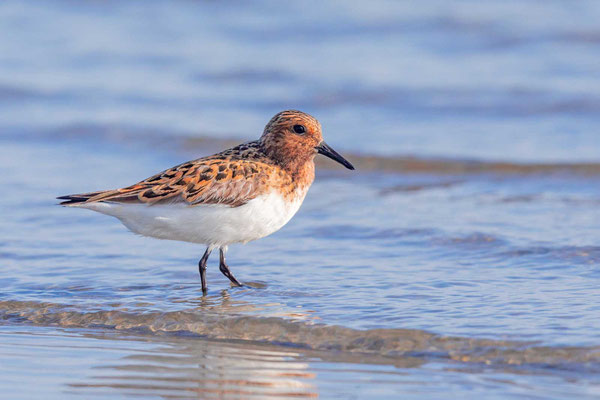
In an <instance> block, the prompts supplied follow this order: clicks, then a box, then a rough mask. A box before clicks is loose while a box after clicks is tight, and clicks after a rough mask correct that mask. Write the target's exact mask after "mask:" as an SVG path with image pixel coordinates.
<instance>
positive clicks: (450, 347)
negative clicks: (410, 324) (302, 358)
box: [0, 300, 600, 372]
mask: <svg viewBox="0 0 600 400" xmlns="http://www.w3.org/2000/svg"><path fill="white" fill-rule="evenodd" d="M0 320H2V321H4V322H5V323H13V324H35V325H42V326H59V327H63V328H84V329H85V328H87V329H90V328H104V329H112V330H118V331H125V332H132V333H133V332H135V333H143V334H152V335H177V336H187V337H190V336H198V337H203V338H209V339H217V340H226V341H245V342H253V343H256V342H260V343H268V344H274V345H285V346H291V347H296V348H302V349H307V350H317V351H334V352H341V353H352V354H364V355H374V356H383V357H386V358H391V359H392V361H393V359H400V358H405V357H413V358H420V359H423V360H436V359H437V360H450V361H455V362H460V363H477V364H485V365H496V366H508V365H510V366H511V367H514V366H523V365H527V366H535V367H537V368H544V369H546V368H550V369H567V370H578V371H580V370H586V371H594V372H600V346H588V347H565V346H562V347H556V346H555V347H550V346H541V345H539V343H537V342H524V341H508V340H493V339H478V338H466V337H451V336H442V335H436V334H433V333H430V332H427V331H423V330H416V329H370V330H357V329H352V328H346V327H342V326H335V325H324V324H316V323H311V322H305V321H292V320H288V319H283V318H277V317H257V316H240V315H231V316H223V315H222V314H220V315H215V314H210V313H208V314H207V313H205V312H203V311H201V310H196V309H190V310H186V311H172V312H143V313H136V312H133V311H122V310H107V311H86V310H81V309H77V308H76V307H74V306H69V305H64V304H55V303H41V302H31V301H13V300H6V301H0Z"/></svg>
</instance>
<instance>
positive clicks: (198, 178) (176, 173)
mask: <svg viewBox="0 0 600 400" xmlns="http://www.w3.org/2000/svg"><path fill="white" fill-rule="evenodd" d="M280 175H281V174H279V173H278V172H277V170H276V168H275V167H274V166H272V165H269V164H266V163H263V162H260V161H252V160H244V159H241V160H240V159H237V160H231V159H228V158H223V159H220V158H214V157H208V158H205V159H200V160H196V161H190V162H187V163H184V164H181V165H178V166H176V167H173V168H171V169H168V170H166V171H163V172H161V173H159V174H157V175H154V176H152V177H150V178H148V179H146V180H143V181H141V182H139V183H136V184H135V185H132V186H128V187H126V188H122V189H116V190H110V191H106V192H95V193H86V194H79V195H70V196H64V197H62V199H63V200H68V201H65V202H64V204H66V205H68V204H73V203H81V202H97V201H110V202H119V203H146V204H164V203H177V202H182V203H186V204H189V205H198V204H226V205H229V206H232V207H238V206H241V205H243V204H245V203H247V202H248V201H249V200H251V199H253V198H255V197H256V196H258V195H260V194H262V193H264V192H265V191H266V190H268V187H267V185H268V182H269V180H271V179H274V178H276V177H277V178H279V179H280V178H281V176H280ZM61 204H63V203H61Z"/></svg>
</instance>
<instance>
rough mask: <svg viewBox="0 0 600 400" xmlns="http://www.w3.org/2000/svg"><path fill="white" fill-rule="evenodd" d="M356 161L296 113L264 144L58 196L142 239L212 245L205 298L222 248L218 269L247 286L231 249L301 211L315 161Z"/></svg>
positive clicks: (282, 116) (284, 116)
mask: <svg viewBox="0 0 600 400" xmlns="http://www.w3.org/2000/svg"><path fill="white" fill-rule="evenodd" d="M316 154H322V155H324V156H327V157H329V158H331V159H333V160H335V161H337V162H339V163H340V164H342V165H343V166H345V167H346V168H348V169H354V167H353V166H352V164H350V162H348V161H347V160H346V159H345V158H344V157H342V156H341V155H340V154H338V153H337V152H336V151H335V150H333V149H332V148H331V147H329V146H328V145H327V143H325V142H324V141H323V136H322V132H321V124H320V123H319V121H317V120H316V119H315V118H314V117H312V116H311V115H309V114H306V113H303V112H301V111H296V110H287V111H282V112H280V113H278V114H276V115H275V116H274V117H273V118H272V119H271V120H270V121H269V123H268V124H267V125H266V127H265V129H264V131H263V134H262V136H261V137H260V139H258V140H255V141H252V142H248V143H244V144H240V145H238V146H235V147H233V148H230V149H228V150H224V151H222V152H220V153H217V154H214V155H212V156H208V157H203V158H199V159H196V160H192V161H188V162H185V163H183V164H179V165H177V166H175V167H172V168H169V169H167V170H165V171H163V172H160V173H158V174H156V175H154V176H151V177H150V178H148V179H145V180H143V181H141V182H138V183H136V184H134V185H131V186H127V187H125V188H122V189H115V190H105V191H98V192H91V193H82V194H71V195H67V196H61V197H58V199H60V200H64V201H63V202H61V203H60V205H63V206H69V207H77V208H87V209H90V210H93V211H97V212H100V213H103V214H107V215H111V216H113V217H116V218H118V219H119V220H120V221H121V222H122V223H123V225H125V226H126V227H127V228H128V229H130V230H131V231H133V232H135V233H138V234H140V235H144V236H149V237H154V238H158V239H170V240H178V241H184V242H191V243H199V244H204V245H206V246H207V248H206V251H205V252H204V255H203V256H202V258H201V259H200V262H199V263H198V270H199V273H200V280H201V283H202V291H203V293H206V291H207V285H206V263H207V261H208V257H209V256H210V254H211V252H212V251H213V250H214V249H216V248H219V252H220V263H219V269H220V271H221V272H222V273H223V275H225V276H226V277H227V278H228V279H229V280H230V281H231V283H232V284H233V285H236V286H242V284H241V283H240V282H239V281H238V280H237V279H236V278H235V277H234V276H233V274H232V273H231V271H230V270H229V266H228V265H227V263H226V262H225V253H226V252H227V247H228V245H230V244H233V243H247V242H249V241H251V240H256V239H260V238H263V237H265V236H267V235H270V234H272V233H273V232H276V231H277V230H279V229H280V228H281V227H282V226H284V225H285V224H286V223H287V222H288V221H289V220H290V219H291V218H292V217H293V216H294V214H296V212H297V211H298V209H299V208H300V205H301V204H302V202H303V201H304V197H305V196H306V193H307V191H308V189H309V187H310V185H311V184H312V182H313V180H314V176H315V164H314V157H315V155H316Z"/></svg>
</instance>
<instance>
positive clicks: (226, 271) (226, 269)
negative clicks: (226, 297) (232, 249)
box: [219, 247, 242, 286]
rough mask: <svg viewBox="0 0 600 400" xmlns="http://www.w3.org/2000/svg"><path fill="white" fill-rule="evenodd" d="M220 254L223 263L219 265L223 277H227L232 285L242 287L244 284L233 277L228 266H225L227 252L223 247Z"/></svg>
mask: <svg viewBox="0 0 600 400" xmlns="http://www.w3.org/2000/svg"><path fill="white" fill-rule="evenodd" d="M220 253H221V262H220V263H219V270H221V272H222V273H223V275H225V276H226V277H227V278H228V279H229V280H230V281H231V283H233V284H234V285H236V286H242V284H241V283H240V282H239V281H238V280H237V279H235V276H233V274H232V273H231V271H230V270H229V267H228V266H227V264H225V252H224V251H223V248H222V247H221V249H220Z"/></svg>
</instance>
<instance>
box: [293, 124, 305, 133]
mask: <svg viewBox="0 0 600 400" xmlns="http://www.w3.org/2000/svg"><path fill="white" fill-rule="evenodd" d="M294 132H296V133H298V134H302V133H304V132H306V128H305V127H304V125H294Z"/></svg>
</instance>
